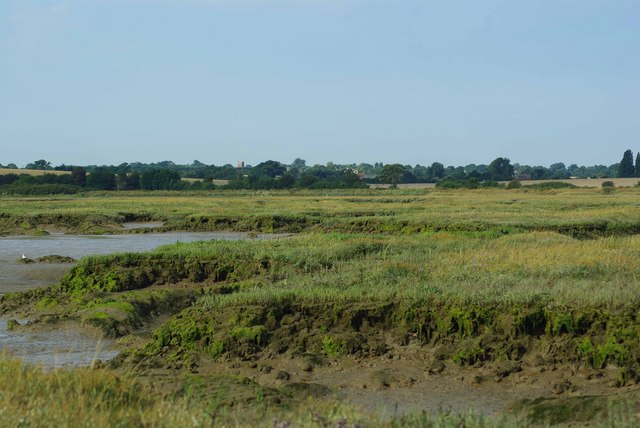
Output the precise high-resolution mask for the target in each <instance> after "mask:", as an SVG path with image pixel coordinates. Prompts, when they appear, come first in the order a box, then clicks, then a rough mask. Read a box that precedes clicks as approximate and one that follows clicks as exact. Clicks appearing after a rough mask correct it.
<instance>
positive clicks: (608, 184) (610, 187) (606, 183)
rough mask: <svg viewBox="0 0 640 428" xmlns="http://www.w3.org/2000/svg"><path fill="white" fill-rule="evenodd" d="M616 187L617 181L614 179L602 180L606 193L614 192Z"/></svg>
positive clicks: (603, 189)
mask: <svg viewBox="0 0 640 428" xmlns="http://www.w3.org/2000/svg"><path fill="white" fill-rule="evenodd" d="M615 188H616V185H615V183H614V182H613V181H603V182H602V191H603V192H604V193H605V194H609V193H613V191H614V190H615Z"/></svg>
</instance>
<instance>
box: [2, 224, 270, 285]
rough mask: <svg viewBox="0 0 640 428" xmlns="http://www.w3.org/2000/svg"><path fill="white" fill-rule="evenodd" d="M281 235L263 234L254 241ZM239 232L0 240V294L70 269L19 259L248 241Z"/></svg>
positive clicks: (45, 282)
mask: <svg viewBox="0 0 640 428" xmlns="http://www.w3.org/2000/svg"><path fill="white" fill-rule="evenodd" d="M276 236H281V235H270V234H263V235H258V236H257V238H256V239H265V238H271V237H276ZM248 238H249V237H248V235H247V234H246V233H240V232H199V233H198V232H189V233H187V232H169V233H145V234H135V235H99V236H98V235H63V234H51V235H48V236H37V237H33V236H12V237H4V238H0V295H2V294H6V293H10V292H14V291H24V290H28V289H31V288H36V287H43V286H46V285H50V284H54V283H56V282H57V281H58V280H59V279H60V278H61V277H62V276H63V275H64V273H65V272H66V271H67V270H68V269H69V268H70V267H71V266H72V265H71V264H69V263H32V264H25V263H22V261H21V260H20V259H21V258H22V255H23V254H24V255H25V257H27V258H29V259H34V260H35V259H37V258H38V257H42V256H47V255H52V254H57V255H60V256H69V257H73V258H74V259H80V258H81V257H84V256H88V255H98V254H112V253H121V252H144V251H149V250H152V249H154V248H156V247H159V246H160V245H165V244H173V243H176V242H193V241H202V240H213V239H215V240H241V239H248Z"/></svg>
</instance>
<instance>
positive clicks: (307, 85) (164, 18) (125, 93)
mask: <svg viewBox="0 0 640 428" xmlns="http://www.w3.org/2000/svg"><path fill="white" fill-rule="evenodd" d="M639 113H640V1H637V0H615V1H611V0H554V1H549V0H518V1H512V0H506V1H498V0H468V1H455V0H446V1H445V0H441V1H431V0H419V1H408V0H389V1H377V0H369V1H364V0H343V1H339V0H182V1H180V0H130V1H125V0H102V1H101V0H84V1H81V0H76V1H71V0H40V1H35V0H1V1H0V164H4V165H6V164H8V163H15V164H17V165H18V166H24V165H25V164H26V163H29V162H32V161H34V160H38V159H46V160H48V161H50V162H52V164H54V165H57V164H61V163H65V164H67V165H69V164H74V165H90V164H107V165H110V164H113V165H118V164H120V163H123V162H136V161H138V162H158V161H163V160H171V161H173V162H175V163H187V164H188V163H191V162H192V161H194V160H198V161H200V162H203V163H206V164H215V165H222V164H226V163H232V164H235V163H236V161H238V160H243V161H245V162H246V163H247V164H254V165H255V164H257V163H259V162H262V161H265V160H268V159H273V160H278V161H281V162H284V163H290V162H291V161H293V160H294V159H295V158H302V159H305V160H306V161H307V164H316V163H321V164H324V163H326V162H328V161H332V162H334V163H352V162H355V163H360V162H369V163H374V162H384V163H394V162H398V163H402V164H411V165H415V164H422V165H429V164H431V163H432V162H435V161H438V162H441V163H443V164H445V165H466V164H470V163H476V164H481V163H485V164H488V163H489V162H491V161H492V160H493V159H495V158H496V157H498V156H502V157H507V158H509V159H511V161H512V162H518V163H520V164H529V165H545V166H548V165H549V164H551V163H555V162H564V163H566V164H567V165H569V164H572V163H577V164H579V165H594V164H605V165H609V164H612V163H615V162H619V161H620V159H621V158H622V153H623V152H624V150H626V149H631V150H633V151H634V153H635V152H637V151H639V150H640V118H639Z"/></svg>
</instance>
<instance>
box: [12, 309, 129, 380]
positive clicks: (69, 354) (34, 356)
mask: <svg viewBox="0 0 640 428" xmlns="http://www.w3.org/2000/svg"><path fill="white" fill-rule="evenodd" d="M23 322H24V321H23ZM113 347H114V341H113V340H110V339H101V338H99V337H96V336H92V335H89V334H86V333H84V332H82V331H79V330H78V329H75V328H72V327H65V326H56V328H55V329H52V330H50V331H43V332H32V331H20V332H13V331H7V321H6V320H3V319H0V354H1V353H7V354H9V355H13V356H15V357H18V358H20V359H22V361H24V362H25V363H31V364H36V365H39V366H43V367H45V368H48V369H54V368H63V367H77V366H90V365H91V364H92V363H93V362H94V361H96V360H101V361H107V360H110V359H111V358H113V357H115V356H116V355H117V354H118V351H116V350H114V349H113Z"/></svg>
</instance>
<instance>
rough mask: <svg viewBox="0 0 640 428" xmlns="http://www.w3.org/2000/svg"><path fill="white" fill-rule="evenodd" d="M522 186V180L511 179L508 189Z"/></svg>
mask: <svg viewBox="0 0 640 428" xmlns="http://www.w3.org/2000/svg"><path fill="white" fill-rule="evenodd" d="M521 187H522V183H521V182H520V180H511V181H510V182H509V184H507V189H519V188H521Z"/></svg>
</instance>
